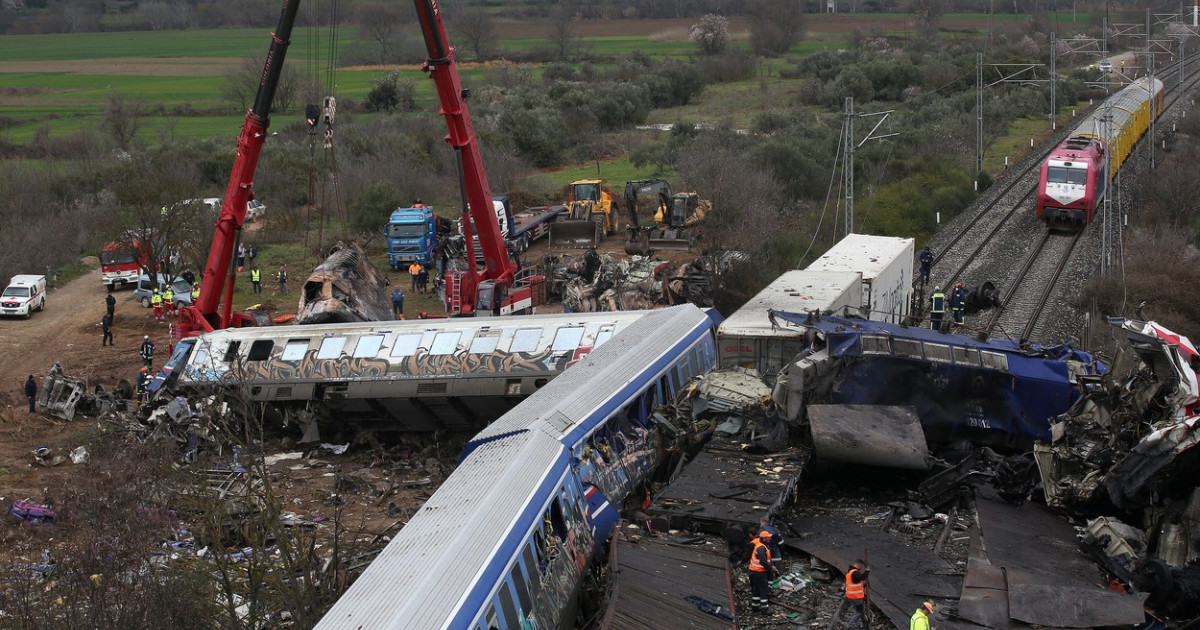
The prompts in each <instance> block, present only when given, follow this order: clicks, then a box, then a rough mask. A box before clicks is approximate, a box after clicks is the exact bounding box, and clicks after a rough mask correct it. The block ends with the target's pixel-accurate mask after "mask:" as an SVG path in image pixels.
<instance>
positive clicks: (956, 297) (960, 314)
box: [950, 282, 967, 326]
mask: <svg viewBox="0 0 1200 630" xmlns="http://www.w3.org/2000/svg"><path fill="white" fill-rule="evenodd" d="M950 312H951V313H953V315H954V323H955V324H957V325H959V326H962V325H963V324H965V323H967V318H966V315H967V290H966V289H964V288H963V285H962V283H961V282H959V283H958V284H956V285H954V294H953V295H951V296H950Z"/></svg>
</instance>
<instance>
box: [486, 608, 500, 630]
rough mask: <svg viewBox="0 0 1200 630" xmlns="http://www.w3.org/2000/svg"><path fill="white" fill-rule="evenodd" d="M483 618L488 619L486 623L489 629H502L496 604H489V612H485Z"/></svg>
mask: <svg viewBox="0 0 1200 630" xmlns="http://www.w3.org/2000/svg"><path fill="white" fill-rule="evenodd" d="M483 618H484V619H485V620H486V621H485V622H484V623H486V624H487V627H488V630H492V628H495V629H496V630H500V618H499V617H497V616H496V605H495V604H488V608H487V612H486V613H484V615H483Z"/></svg>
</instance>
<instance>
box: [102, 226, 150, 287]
mask: <svg viewBox="0 0 1200 630" xmlns="http://www.w3.org/2000/svg"><path fill="white" fill-rule="evenodd" d="M150 250H151V247H150V243H148V242H146V241H144V240H143V239H142V238H141V237H139V236H137V235H135V234H127V235H125V236H124V237H122V238H120V239H119V240H116V241H112V242H111V243H108V244H106V245H104V247H101V248H100V273H101V275H100V281H101V282H103V283H104V286H105V287H106V288H108V290H109V291H115V290H117V289H121V288H124V287H125V286H130V287H134V286H137V281H138V276H140V275H141V274H142V270H143V269H149V268H150Z"/></svg>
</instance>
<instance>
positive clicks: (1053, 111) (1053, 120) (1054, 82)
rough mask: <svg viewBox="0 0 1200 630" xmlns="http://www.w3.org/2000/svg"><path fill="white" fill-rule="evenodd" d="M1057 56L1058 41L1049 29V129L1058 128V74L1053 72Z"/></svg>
mask: <svg viewBox="0 0 1200 630" xmlns="http://www.w3.org/2000/svg"><path fill="white" fill-rule="evenodd" d="M1057 58H1058V41H1057V40H1056V39H1055V37H1054V31H1050V131H1054V130H1056V129H1058V115H1057V114H1058V104H1057V102H1056V100H1055V99H1056V96H1057V93H1056V89H1055V88H1057V87H1058V74H1057V73H1056V72H1055V60H1056V59H1057Z"/></svg>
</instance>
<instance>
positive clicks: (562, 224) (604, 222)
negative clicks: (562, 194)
mask: <svg viewBox="0 0 1200 630" xmlns="http://www.w3.org/2000/svg"><path fill="white" fill-rule="evenodd" d="M566 206H567V211H566V212H564V213H562V214H560V215H558V221H555V222H554V223H552V224H551V225H550V245H552V246H556V247H595V246H596V245H599V244H600V241H602V240H604V238H605V237H606V236H609V235H612V234H616V233H617V210H618V207H617V201H616V199H613V195H612V190H611V188H610V187H609V186H608V184H606V183H605V182H604V180H602V179H582V180H579V181H576V182H571V187H570V189H569V197H568V201H567V204H566Z"/></svg>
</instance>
